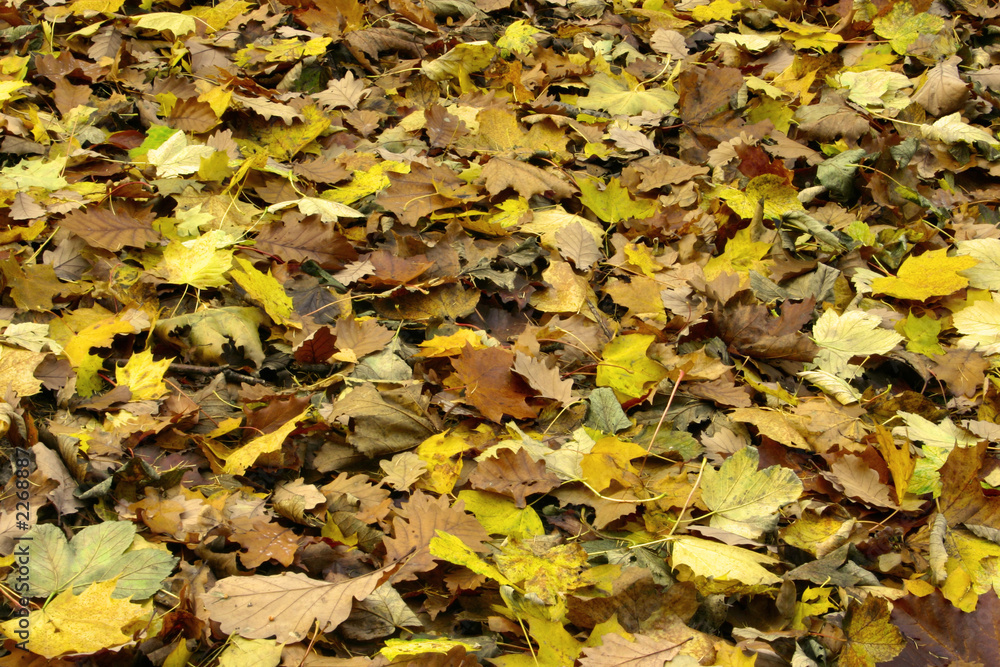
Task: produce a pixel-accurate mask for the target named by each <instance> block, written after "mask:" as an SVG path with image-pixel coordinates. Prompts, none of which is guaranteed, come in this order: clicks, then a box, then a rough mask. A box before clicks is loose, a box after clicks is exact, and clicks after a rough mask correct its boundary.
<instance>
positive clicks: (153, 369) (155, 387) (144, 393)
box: [115, 350, 173, 401]
mask: <svg viewBox="0 0 1000 667" xmlns="http://www.w3.org/2000/svg"><path fill="white" fill-rule="evenodd" d="M171 361H173V358H170V359H161V360H160V361H153V353H152V352H150V351H149V350H143V351H142V352H138V353H136V354H133V355H132V356H131V357H130V358H129V360H128V363H126V364H125V365H124V366H120V367H118V368H116V369H115V379H116V381H117V382H118V384H124V385H126V386H127V387H128V388H129V389H130V390H132V400H133V401H146V400H153V399H156V398H160V397H161V396H164V395H165V394H166V393H167V385H166V384H164V383H163V374H164V373H166V372H167V369H168V368H170V362H171Z"/></svg>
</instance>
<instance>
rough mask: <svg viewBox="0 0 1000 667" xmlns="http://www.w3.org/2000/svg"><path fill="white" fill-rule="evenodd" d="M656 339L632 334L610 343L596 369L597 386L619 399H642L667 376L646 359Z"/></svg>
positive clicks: (660, 367) (651, 361)
mask: <svg viewBox="0 0 1000 667" xmlns="http://www.w3.org/2000/svg"><path fill="white" fill-rule="evenodd" d="M653 340H655V337H654V336H651V335H645V334H629V335H626V336H618V337H617V338H615V339H614V340H613V341H611V342H610V343H608V344H607V345H606V346H605V348H604V352H603V353H602V363H601V364H600V365H599V366H598V367H597V386H599V387H611V388H612V389H614V391H615V394H617V395H618V397H619V399H621V398H622V397H625V398H626V399H627V398H639V397H640V396H642V395H644V394H645V393H646V392H647V391H648V390H649V385H650V384H651V383H654V382H659V381H660V380H662V379H663V378H665V377H666V376H667V369H666V368H664V367H663V366H661V365H660V364H658V363H657V362H655V361H653V360H652V359H650V358H649V357H648V356H646V350H647V349H648V348H649V346H650V345H651V344H652V342H653Z"/></svg>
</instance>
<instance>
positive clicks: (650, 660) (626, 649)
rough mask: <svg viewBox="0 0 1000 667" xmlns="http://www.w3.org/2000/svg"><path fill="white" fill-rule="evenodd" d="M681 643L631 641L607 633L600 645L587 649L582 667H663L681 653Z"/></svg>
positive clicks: (645, 639) (639, 637)
mask: <svg viewBox="0 0 1000 667" xmlns="http://www.w3.org/2000/svg"><path fill="white" fill-rule="evenodd" d="M680 647H681V644H677V643H675V642H670V641H666V640H663V639H653V638H652V637H646V636H645V635H633V637H632V641H629V640H627V639H625V638H624V637H622V636H621V635H616V634H613V633H612V634H607V635H604V637H603V638H602V644H601V645H600V646H592V647H589V648H585V649H583V655H582V656H581V657H580V667H663V663H664V662H670V661H671V660H673V659H674V658H675V657H676V656H677V654H678V653H680V650H681V649H680Z"/></svg>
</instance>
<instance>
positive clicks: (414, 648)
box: [379, 542, 480, 662]
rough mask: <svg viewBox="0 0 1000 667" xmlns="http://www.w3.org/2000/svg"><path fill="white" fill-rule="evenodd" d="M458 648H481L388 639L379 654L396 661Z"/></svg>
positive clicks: (441, 641) (449, 642) (455, 642)
mask: <svg viewBox="0 0 1000 667" xmlns="http://www.w3.org/2000/svg"><path fill="white" fill-rule="evenodd" d="M460 544H461V542H460ZM463 546H464V545H463ZM456 646H463V647H465V650H466V651H467V652H468V653H472V652H473V651H477V650H479V648H480V646H479V644H471V643H469V642H461V641H458V640H457V639H427V638H424V639H386V640H385V645H384V646H383V647H382V649H381V650H380V651H379V652H380V653H381V654H382V655H384V656H385V657H386V658H387V659H389V660H392V661H395V660H396V658H399V657H415V656H418V655H422V654H424V653H448V652H449V651H450V650H451V649H453V648H455V647H456ZM407 662H410V661H407Z"/></svg>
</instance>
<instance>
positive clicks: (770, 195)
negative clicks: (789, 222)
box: [719, 174, 805, 220]
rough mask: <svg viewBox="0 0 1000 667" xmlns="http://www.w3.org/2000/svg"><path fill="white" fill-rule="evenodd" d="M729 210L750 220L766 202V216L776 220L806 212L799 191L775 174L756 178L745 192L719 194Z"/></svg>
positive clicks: (727, 190) (726, 190) (722, 192)
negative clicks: (790, 213) (792, 212)
mask: <svg viewBox="0 0 1000 667" xmlns="http://www.w3.org/2000/svg"><path fill="white" fill-rule="evenodd" d="M719 197H721V198H722V199H724V200H725V201H726V203H727V204H728V205H729V208H731V209H733V210H734V211H736V213H737V214H739V216H740V217H743V218H746V219H747V220H750V219H751V218H753V216H754V212H755V211H756V210H757V204H758V202H760V200H762V199H763V200H764V216H765V217H767V218H768V219H771V220H775V219H778V218H781V216H783V215H785V214H787V213H789V212H791V211H804V210H805V208H803V206H802V202H800V201H799V199H798V191H797V190H796V189H795V188H793V187H792V186H791V185H789V184H788V182H787V181H786V180H785V179H783V178H781V177H780V176H776V175H774V174H763V175H761V176H756V177H754V178H752V179H751V180H750V182H749V183H747V187H746V189H745V190H744V191H740V190H737V189H735V188H725V189H724V190H722V191H721V192H720V193H719Z"/></svg>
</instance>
